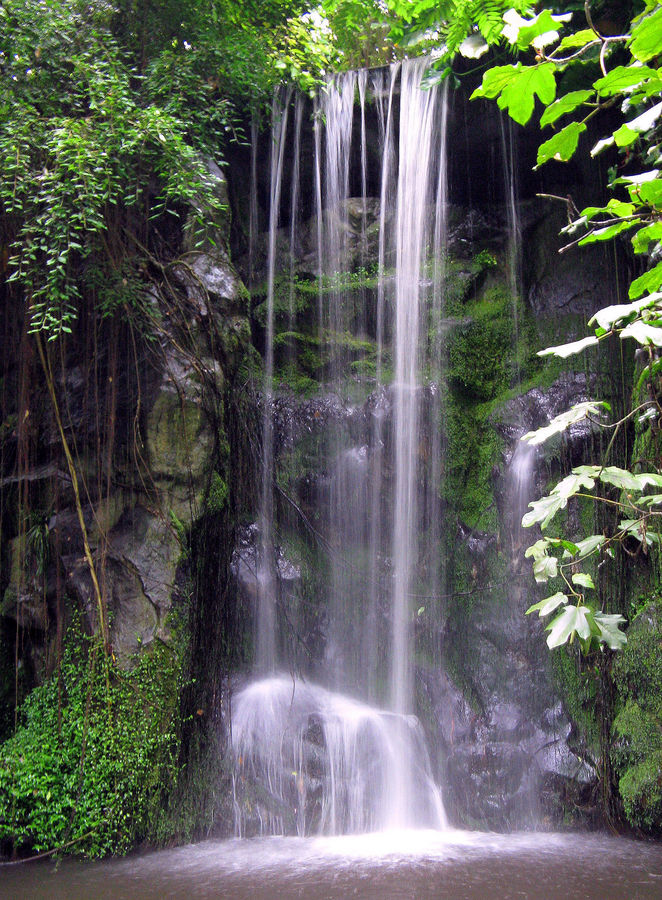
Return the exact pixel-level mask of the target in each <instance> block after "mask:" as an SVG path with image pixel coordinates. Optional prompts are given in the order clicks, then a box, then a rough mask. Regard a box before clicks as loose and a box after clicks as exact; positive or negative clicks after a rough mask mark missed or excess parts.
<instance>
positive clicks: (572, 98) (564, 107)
mask: <svg viewBox="0 0 662 900" xmlns="http://www.w3.org/2000/svg"><path fill="white" fill-rule="evenodd" d="M594 93H595V91H572V92H571V93H569V94H565V95H564V96H563V97H559V99H558V100H555V101H554V103H552V104H551V105H550V106H548V107H547V109H546V110H545V111H544V113H543V114H542V116H541V117H540V127H541V128H544V127H545V125H551V124H552V123H553V122H556V120H557V119H560V118H561V116H565V115H566V114H567V113H571V112H574V110H576V109H577V107H578V106H581V104H582V103H585V102H586V101H587V100H588V99H589V97H592V96H593V94H594Z"/></svg>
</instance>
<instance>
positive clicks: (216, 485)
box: [207, 472, 229, 513]
mask: <svg viewBox="0 0 662 900" xmlns="http://www.w3.org/2000/svg"><path fill="white" fill-rule="evenodd" d="M228 496H229V489H228V485H227V482H226V481H224V479H223V478H221V476H220V475H219V474H218V472H212V476H211V483H210V485H209V491H208V493H207V510H208V512H212V513H215V512H221V510H223V509H225V507H226V506H227V502H228Z"/></svg>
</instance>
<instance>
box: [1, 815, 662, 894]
mask: <svg viewBox="0 0 662 900" xmlns="http://www.w3.org/2000/svg"><path fill="white" fill-rule="evenodd" d="M0 897H3V898H5V897H6V898H10V897H11V898H16V900H22V898H25V900H28V898H29V900H46V898H48V900H64V898H66V900H82V898H85V900H90V898H91V900H110V898H112V900H157V898H158V900H166V898H167V900H170V898H172V900H194V898H205V900H207V898H232V900H248V898H251V900H290V898H305V900H341V898H342V900H345V898H354V897H356V898H374V900H515V898H527V900H580V898H581V900H648V898H650V900H653V898H655V900H659V898H661V897H662V846H661V845H659V844H647V843H641V842H636V841H630V840H625V839H622V838H611V837H606V836H603V835H600V836H595V835H576V834H573V835H557V834H539V833H526V834H516V835H497V834H483V833H475V832H466V831H447V832H437V831H393V832H387V833H379V834H367V835H350V836H343V837H331V838H277V837H276V838H273V837H272V838H259V839H253V840H242V841H240V840H234V841H206V842H203V843H199V844H192V845H189V846H186V847H179V848H177V849H175V850H163V851H159V852H155V853H149V854H144V855H140V856H134V857H131V858H129V859H121V860H108V861H105V862H97V863H83V862H76V861H72V860H66V861H64V862H62V863H61V864H60V865H59V866H56V865H55V864H53V863H30V864H26V865H22V866H16V867H9V868H4V869H0Z"/></svg>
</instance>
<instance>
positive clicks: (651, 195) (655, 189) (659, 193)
mask: <svg viewBox="0 0 662 900" xmlns="http://www.w3.org/2000/svg"><path fill="white" fill-rule="evenodd" d="M633 190H635V191H636V195H637V196H638V197H639V199H640V200H641V202H642V203H647V204H648V205H649V206H655V207H657V208H658V209H659V208H660V207H662V178H656V180H655V181H646V182H644V183H643V184H641V185H639V187H638V189H637V188H634V189H633Z"/></svg>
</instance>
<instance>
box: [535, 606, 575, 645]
mask: <svg viewBox="0 0 662 900" xmlns="http://www.w3.org/2000/svg"><path fill="white" fill-rule="evenodd" d="M577 613H578V608H577V607H576V606H572V605H570V606H566V607H565V609H563V610H562V612H560V613H559V615H558V616H557V617H556V618H555V619H553V620H552V621H551V622H550V623H549V625H548V626H547V627H546V629H545V631H549V635H548V637H547V646H548V647H549V649H550V650H552V649H553V648H554V647H560V646H561V645H562V644H565V643H566V642H567V640H568V638H569V637H570V635H571V634H573V632H574V631H575V630H576V628H577V622H578V615H577ZM584 621H585V620H584Z"/></svg>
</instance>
